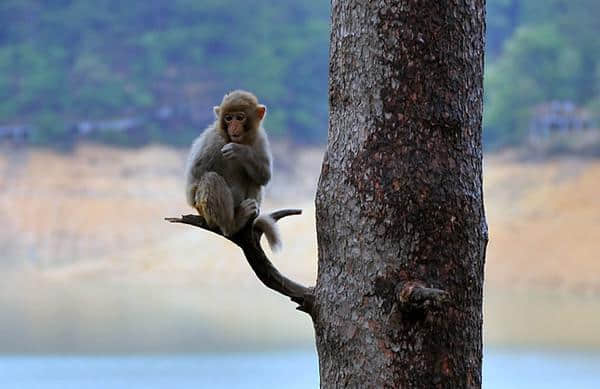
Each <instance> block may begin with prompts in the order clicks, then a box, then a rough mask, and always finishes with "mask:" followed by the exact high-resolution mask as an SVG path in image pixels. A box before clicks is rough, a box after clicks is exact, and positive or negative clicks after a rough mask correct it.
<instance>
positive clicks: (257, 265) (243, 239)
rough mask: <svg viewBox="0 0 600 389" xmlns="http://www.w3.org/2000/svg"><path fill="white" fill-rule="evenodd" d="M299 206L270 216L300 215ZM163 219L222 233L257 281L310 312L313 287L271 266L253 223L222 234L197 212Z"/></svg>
mask: <svg viewBox="0 0 600 389" xmlns="http://www.w3.org/2000/svg"><path fill="white" fill-rule="evenodd" d="M301 213H302V210H300V209H281V210H278V211H274V212H272V213H271V214H270V216H271V217H272V218H273V219H275V220H276V221H277V220H279V219H281V218H283V217H286V216H290V215H299V214H301ZM165 220H167V221H169V222H171V223H183V224H189V225H192V226H196V227H199V228H202V229H204V230H207V231H210V232H213V233H215V234H217V235H221V236H223V237H225V238H227V239H229V240H230V241H232V242H233V243H235V244H236V245H238V246H239V247H240V248H241V249H242V251H243V252H244V255H245V256H246V260H247V261H248V263H249V264H250V267H251V268H252V270H253V271H254V273H255V274H256V276H257V277H258V279H259V280H261V282H262V283H263V284H264V285H265V286H266V287H267V288H270V289H273V290H274V291H276V292H279V293H281V294H283V295H284V296H287V297H289V298H290V299H291V300H292V301H293V302H295V303H297V304H298V307H297V308H296V309H298V310H300V311H303V312H306V313H308V314H311V312H312V307H313V302H314V297H313V290H312V288H307V287H305V286H302V285H300V284H298V283H297V282H294V281H292V280H290V279H289V278H287V277H285V276H284V275H283V274H281V273H280V272H279V270H277V269H276V268H275V266H273V264H272V263H271V261H269V259H268V258H267V256H266V254H265V252H264V251H263V249H262V247H261V246H260V237H261V236H262V231H260V230H258V229H255V228H254V227H253V223H252V222H250V223H248V224H246V226H245V227H244V228H242V229H241V230H240V231H239V232H238V233H236V234H235V235H233V236H231V237H227V236H224V235H223V234H222V233H221V231H220V230H219V229H218V228H211V227H209V226H208V225H207V224H206V222H205V220H204V218H202V217H201V216H198V215H182V216H181V217H169V218H165Z"/></svg>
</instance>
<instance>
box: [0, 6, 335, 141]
mask: <svg viewBox="0 0 600 389" xmlns="http://www.w3.org/2000/svg"><path fill="white" fill-rule="evenodd" d="M328 23H329V6H328V4H327V3H326V2H322V1H319V0H310V1H303V2H292V1H277V0H247V1H243V2H240V1H233V0H218V1H216V0H204V1H196V0H170V1H163V0H147V1H138V0H135V1H122V0H94V1H85V0H46V1H44V0H2V1H0V95H1V97H2V99H1V101H0V124H1V123H23V122H27V123H30V124H35V128H36V129H37V131H36V132H35V134H34V139H35V140H37V141H39V142H41V143H45V142H47V141H49V140H51V139H52V138H53V137H56V136H58V135H60V134H61V133H64V132H68V131H69V125H68V124H69V123H74V122H76V121H79V120H103V119H107V118H115V117H119V116H124V115H134V114H139V113H140V112H145V111H146V110H150V109H157V108H158V107H160V106H162V105H176V104H189V103H194V104H195V106H197V107H200V106H202V104H204V105H205V108H204V109H206V115H207V117H206V120H205V121H208V120H210V116H209V115H210V112H211V111H210V109H211V107H212V105H213V104H215V103H217V102H219V101H220V98H221V97H222V95H223V93H224V92H226V91H227V90H230V89H234V88H245V89H249V90H252V91H254V92H255V93H256V94H257V95H259V96H260V98H261V99H262V100H263V101H265V103H266V104H267V105H268V106H269V116H268V126H269V128H271V129H272V130H273V131H274V132H275V133H277V132H278V133H279V134H288V135H292V136H294V137H295V138H296V139H298V140H303V141H306V142H318V141H322V140H323V139H324V138H325V134H326V125H327V121H326V116H327V100H326V94H327V79H326V77H327V71H326V69H327V46H328V36H329V34H328ZM197 109H200V108H197ZM197 131H198V129H195V132H197ZM150 132H155V133H157V131H150ZM158 132H160V131H158ZM173 134H174V135H173V136H174V137H175V136H178V135H177V134H181V133H173ZM183 134H185V135H184V136H186V137H187V139H186V141H187V140H189V134H187V133H183ZM165 138H166V139H169V138H168V137H164V136H162V137H161V140H163V139H165ZM172 141H173V142H174V143H177V142H178V140H177V139H172Z"/></svg>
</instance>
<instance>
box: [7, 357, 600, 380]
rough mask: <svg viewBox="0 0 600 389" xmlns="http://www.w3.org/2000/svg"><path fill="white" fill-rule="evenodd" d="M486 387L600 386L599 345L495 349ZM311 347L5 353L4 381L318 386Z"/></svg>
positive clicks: (488, 362) (486, 370)
mask: <svg viewBox="0 0 600 389" xmlns="http://www.w3.org/2000/svg"><path fill="white" fill-rule="evenodd" d="M483 375H484V388H489V389H496V388H497V389H520V388H527V389H537V388H544V389H553V388H557V389H558V388H591V389H596V388H600V353H575V352H568V353H567V352H565V353H562V352H561V353H559V352H556V353H550V352H525V351H514V350H492V351H488V352H487V353H486V354H485V357H484V371H483ZM317 387H318V368H317V359H316V355H315V353H314V352H313V351H312V350H307V351H297V352H277V353H240V354H216V355H214V354H211V355H202V354H200V355H161V356H131V357H122V356H119V357H89V356H85V357H63V356H52V357H36V356H34V357H30V356H27V357H14V356H0V388H10V389H13V388H18V389H37V388H39V389H59V388H60V389H70V388H73V389H75V388H76V389H101V388H102V389H105V388H111V389H112V388H114V389H120V388H127V389H135V388H143V389H154V388H156V389H158V388H214V389H221V388H223V389H225V388H227V389H230V388H290V389H294V388H317Z"/></svg>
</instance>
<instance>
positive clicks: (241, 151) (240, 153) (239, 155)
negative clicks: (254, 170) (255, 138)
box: [221, 142, 247, 161]
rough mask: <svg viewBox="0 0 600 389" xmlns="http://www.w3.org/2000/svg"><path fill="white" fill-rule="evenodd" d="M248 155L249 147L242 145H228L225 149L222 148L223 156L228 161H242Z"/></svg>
mask: <svg viewBox="0 0 600 389" xmlns="http://www.w3.org/2000/svg"><path fill="white" fill-rule="evenodd" d="M246 153H247V146H245V145H240V144H238V143H233V142H231V143H227V144H226V145H225V146H223V148H221V154H223V157H224V158H225V159H226V160H228V161H232V160H241V159H243V158H244V156H245V155H246Z"/></svg>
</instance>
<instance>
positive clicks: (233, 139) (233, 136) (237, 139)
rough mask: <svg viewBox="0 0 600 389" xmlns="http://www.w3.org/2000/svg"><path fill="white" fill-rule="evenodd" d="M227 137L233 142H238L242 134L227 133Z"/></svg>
mask: <svg viewBox="0 0 600 389" xmlns="http://www.w3.org/2000/svg"><path fill="white" fill-rule="evenodd" d="M229 138H230V139H231V140H232V141H234V142H239V141H241V140H242V135H229Z"/></svg>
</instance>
